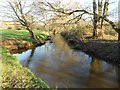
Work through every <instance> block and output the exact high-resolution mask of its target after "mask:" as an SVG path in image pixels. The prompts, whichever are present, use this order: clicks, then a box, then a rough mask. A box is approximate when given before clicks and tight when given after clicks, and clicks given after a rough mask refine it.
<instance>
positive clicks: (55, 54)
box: [13, 35, 120, 88]
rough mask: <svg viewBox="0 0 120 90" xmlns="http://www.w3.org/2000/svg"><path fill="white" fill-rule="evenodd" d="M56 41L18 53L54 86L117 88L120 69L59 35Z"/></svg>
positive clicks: (16, 54) (36, 72) (21, 60)
mask: <svg viewBox="0 0 120 90" xmlns="http://www.w3.org/2000/svg"><path fill="white" fill-rule="evenodd" d="M53 42H54V43H51V42H50V41H46V43H45V44H44V45H42V46H38V47H36V48H34V49H29V50H27V51H24V52H22V53H15V54H13V55H14V56H17V57H18V59H19V61H20V63H21V64H22V65H23V66H24V67H27V68H29V69H30V70H31V71H32V72H33V73H34V74H35V75H36V76H37V77H38V78H41V79H42V80H43V81H45V82H46V83H47V84H48V85H49V86H50V87H51V88H117V87H119V86H120V82H119V81H120V69H119V67H117V66H114V65H112V64H109V63H107V62H105V61H103V60H100V59H98V58H95V57H92V56H90V55H88V54H85V53H84V52H82V51H76V50H73V49H71V48H70V47H69V46H68V45H67V43H66V42H65V41H64V40H63V38H62V37H61V36H59V35H57V36H54V37H53Z"/></svg>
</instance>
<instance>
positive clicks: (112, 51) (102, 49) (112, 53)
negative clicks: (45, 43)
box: [61, 32, 120, 66]
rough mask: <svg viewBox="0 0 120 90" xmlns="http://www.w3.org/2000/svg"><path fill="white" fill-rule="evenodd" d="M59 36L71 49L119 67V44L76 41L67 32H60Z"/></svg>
mask: <svg viewBox="0 0 120 90" xmlns="http://www.w3.org/2000/svg"><path fill="white" fill-rule="evenodd" d="M61 36H62V37H63V38H64V39H65V40H66V41H67V42H68V44H69V45H70V46H71V48H73V49H76V50H82V51H84V52H86V53H89V54H91V55H94V56H96V57H99V58H101V59H103V60H105V61H108V62H111V63H113V64H116V65H118V66H119V65H120V55H119V54H120V43H118V41H116V40H99V39H90V38H84V39H78V38H75V37H74V36H70V34H67V32H62V33H61Z"/></svg>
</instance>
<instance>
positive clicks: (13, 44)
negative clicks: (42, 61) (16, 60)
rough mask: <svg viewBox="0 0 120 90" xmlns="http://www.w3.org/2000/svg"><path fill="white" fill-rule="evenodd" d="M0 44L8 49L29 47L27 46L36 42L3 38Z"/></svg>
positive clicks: (32, 45)
mask: <svg viewBox="0 0 120 90" xmlns="http://www.w3.org/2000/svg"><path fill="white" fill-rule="evenodd" d="M1 45H3V46H4V47H5V48H7V49H8V50H9V51H12V50H20V49H29V48H32V47H35V46H37V44H35V43H32V42H28V41H23V40H17V39H7V40H3V41H2V43H1Z"/></svg>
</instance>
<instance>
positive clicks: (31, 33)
mask: <svg viewBox="0 0 120 90" xmlns="http://www.w3.org/2000/svg"><path fill="white" fill-rule="evenodd" d="M29 33H30V35H31V37H32V38H33V39H36V38H35V35H34V33H33V31H32V30H29Z"/></svg>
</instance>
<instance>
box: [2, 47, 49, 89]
mask: <svg viewBox="0 0 120 90" xmlns="http://www.w3.org/2000/svg"><path fill="white" fill-rule="evenodd" d="M0 48H1V49H2V50H0V54H1V55H2V68H1V69H2V73H1V76H0V79H1V80H0V81H2V84H1V87H2V88H48V86H47V84H45V82H43V81H42V80H40V79H38V78H36V77H35V76H34V75H33V74H32V73H31V72H30V71H29V70H28V69H27V68H23V67H22V66H21V64H20V63H19V61H18V59H17V58H16V57H15V56H12V55H11V54H10V53H9V52H8V50H7V49H5V48H4V47H3V46H0Z"/></svg>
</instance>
